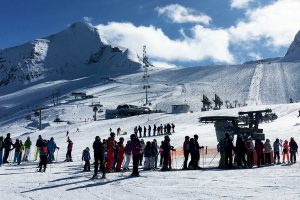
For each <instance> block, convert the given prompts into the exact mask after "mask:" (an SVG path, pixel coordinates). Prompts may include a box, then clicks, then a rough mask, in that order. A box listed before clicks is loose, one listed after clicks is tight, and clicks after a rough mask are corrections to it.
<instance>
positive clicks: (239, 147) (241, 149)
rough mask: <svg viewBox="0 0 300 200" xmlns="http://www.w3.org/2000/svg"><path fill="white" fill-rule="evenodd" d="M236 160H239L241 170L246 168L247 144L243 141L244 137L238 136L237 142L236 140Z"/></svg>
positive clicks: (238, 164)
mask: <svg viewBox="0 0 300 200" xmlns="http://www.w3.org/2000/svg"><path fill="white" fill-rule="evenodd" d="M235 149H236V151H235V152H236V160H237V166H238V167H239V168H242V167H244V168H245V167H246V166H247V162H246V159H245V154H246V144H245V141H244V140H243V137H242V135H238V137H237V140H236V145H235Z"/></svg>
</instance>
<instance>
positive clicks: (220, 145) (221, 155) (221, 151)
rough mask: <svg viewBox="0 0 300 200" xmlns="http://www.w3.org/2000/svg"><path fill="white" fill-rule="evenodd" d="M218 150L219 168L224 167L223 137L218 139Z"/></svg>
mask: <svg viewBox="0 0 300 200" xmlns="http://www.w3.org/2000/svg"><path fill="white" fill-rule="evenodd" d="M217 149H218V152H219V153H220V160H219V166H218V168H220V169H225V168H226V166H225V140H224V138H222V139H220V141H219V143H218V145H217Z"/></svg>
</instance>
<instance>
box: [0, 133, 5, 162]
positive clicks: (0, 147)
mask: <svg viewBox="0 0 300 200" xmlns="http://www.w3.org/2000/svg"><path fill="white" fill-rule="evenodd" d="M3 149H4V142H3V136H0V167H1V165H2V162H3V160H2V155H3Z"/></svg>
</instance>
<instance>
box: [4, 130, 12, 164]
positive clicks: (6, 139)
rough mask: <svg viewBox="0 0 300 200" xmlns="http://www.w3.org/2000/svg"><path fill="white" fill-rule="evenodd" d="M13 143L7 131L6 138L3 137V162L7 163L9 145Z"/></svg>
mask: <svg viewBox="0 0 300 200" xmlns="http://www.w3.org/2000/svg"><path fill="white" fill-rule="evenodd" d="M12 145H13V143H12V141H11V138H10V133H7V136H6V138H5V139H4V156H3V164H4V163H8V161H7V159H8V156H9V152H10V150H11V146H12Z"/></svg>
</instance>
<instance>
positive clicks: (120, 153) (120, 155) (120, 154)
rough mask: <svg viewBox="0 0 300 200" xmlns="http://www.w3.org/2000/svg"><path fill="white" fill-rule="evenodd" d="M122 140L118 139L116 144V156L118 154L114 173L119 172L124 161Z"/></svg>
mask: <svg viewBox="0 0 300 200" xmlns="http://www.w3.org/2000/svg"><path fill="white" fill-rule="evenodd" d="M123 143H124V138H122V137H121V138H120V139H119V142H118V144H117V154H118V159H117V167H116V172H120V171H121V166H122V163H123V160H124V144H123Z"/></svg>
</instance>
